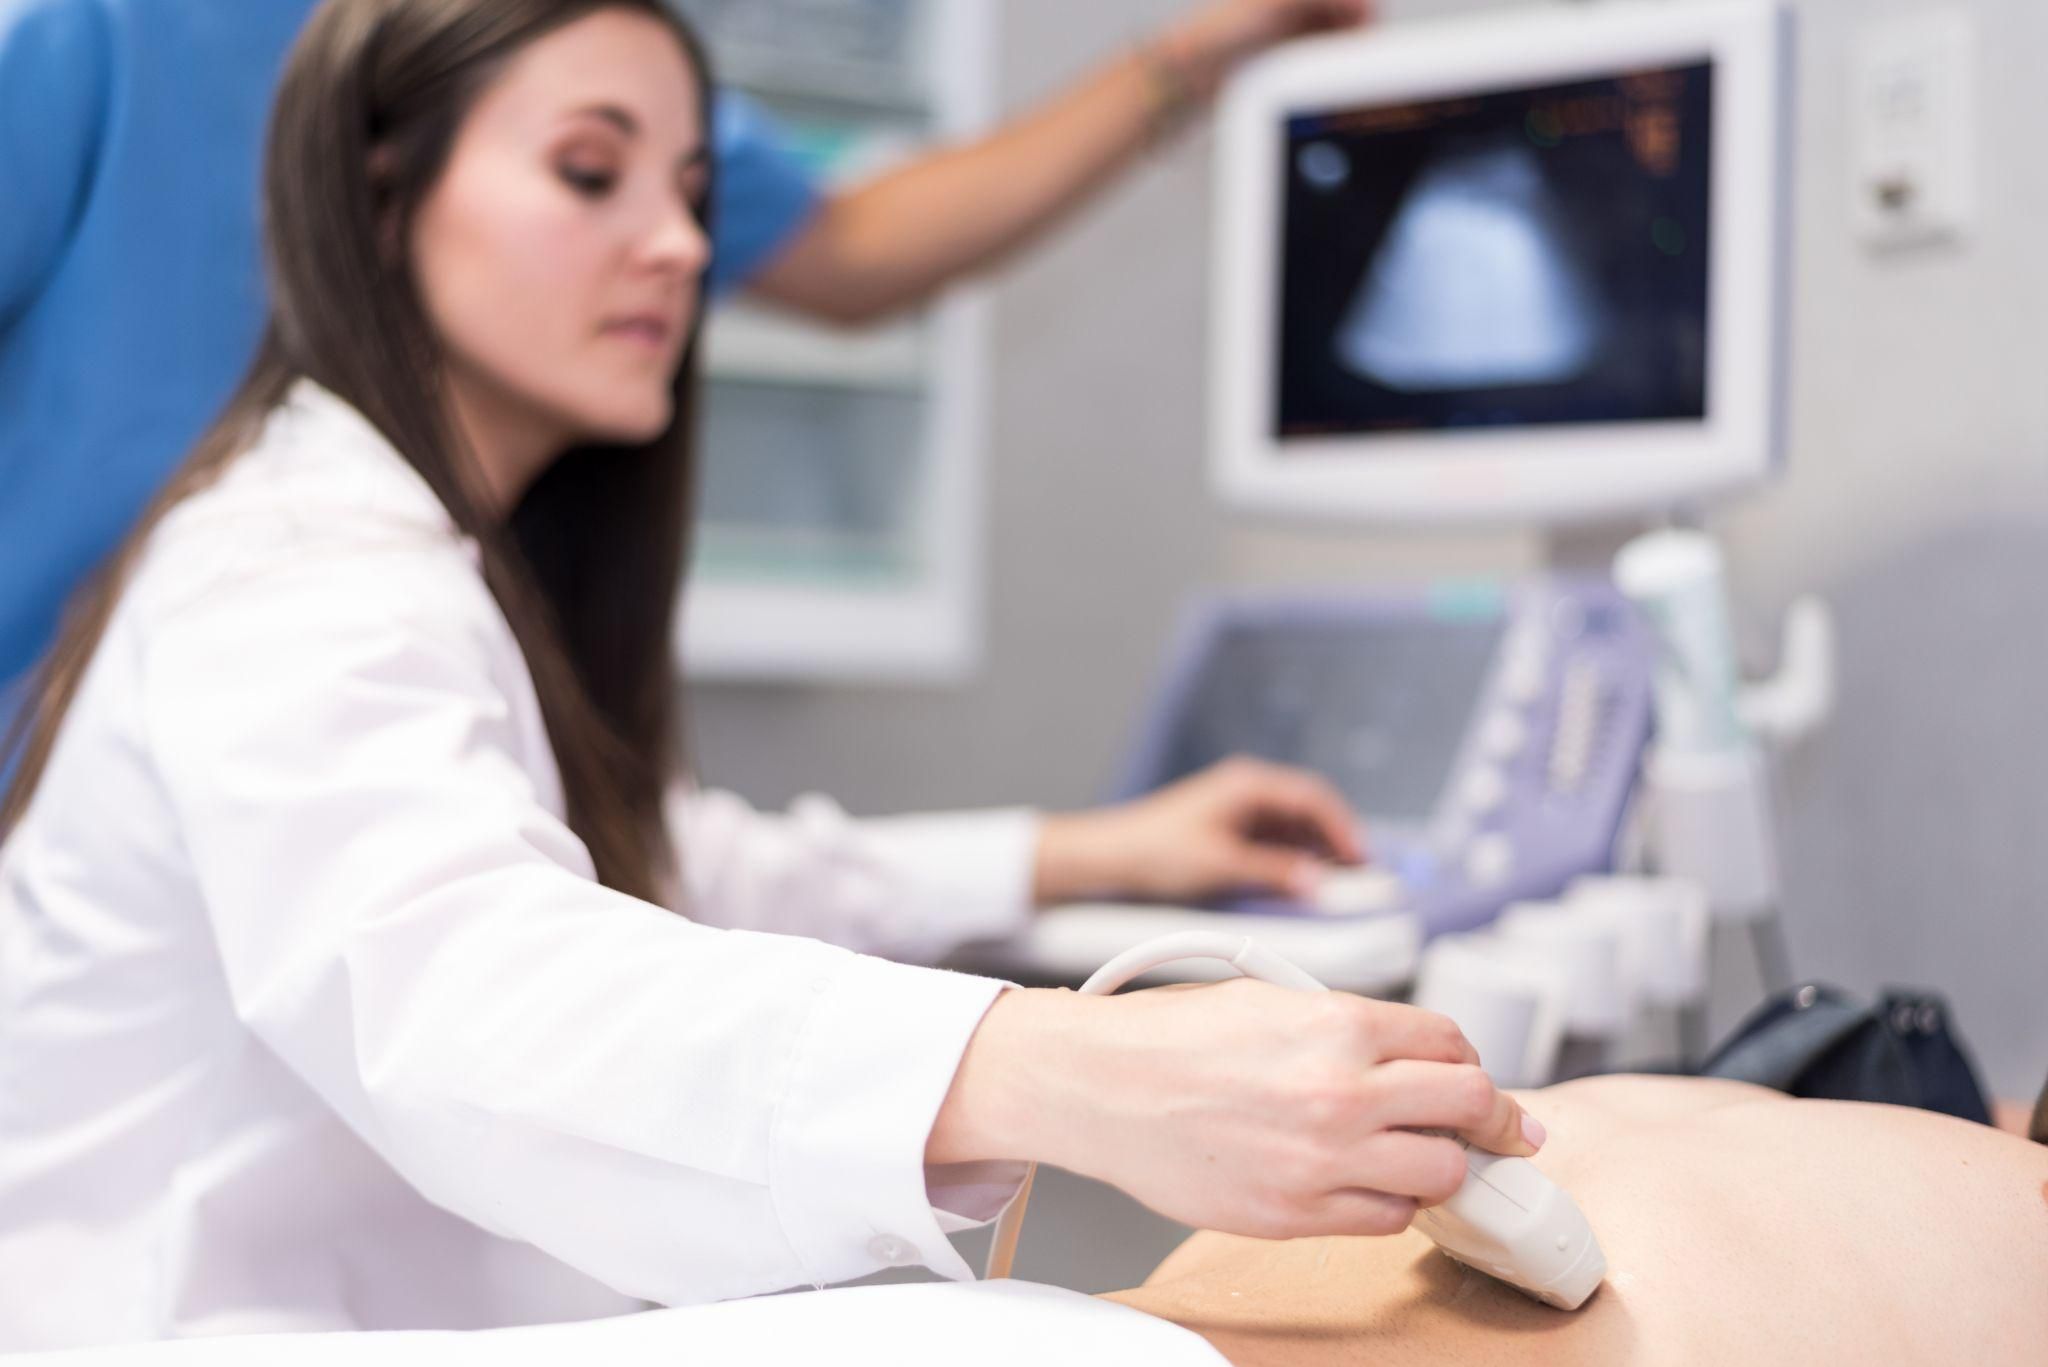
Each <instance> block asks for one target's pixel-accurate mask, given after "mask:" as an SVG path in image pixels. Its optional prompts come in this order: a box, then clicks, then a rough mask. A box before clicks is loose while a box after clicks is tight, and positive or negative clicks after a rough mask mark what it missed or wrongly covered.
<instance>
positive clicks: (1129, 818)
mask: <svg viewBox="0 0 2048 1367" xmlns="http://www.w3.org/2000/svg"><path fill="white" fill-rule="evenodd" d="M1358 830H1359V822H1358V817H1357V816H1356V814H1354V813H1353V812H1352V811H1351V809H1350V807H1349V806H1348V805H1346V803H1345V801H1344V799H1343V797H1342V796H1341V795H1340V794H1339V793H1338V792H1337V790H1336V789H1335V788H1333V787H1331V786H1330V785H1329V784H1328V783H1326V782H1325V781H1324V780H1322V779H1321V778H1319V777H1317V776H1316V775H1314V774H1311V773H1308V772H1307V771H1305V770H1301V769H1289V768H1285V767H1283V766H1281V765H1277V764H1266V763H1263V762H1261V761H1259V760H1250V759H1233V760H1226V761H1224V762H1223V763H1222V764H1219V765H1216V766H1214V767H1213V768H1210V769H1206V770H1204V771H1203V772H1201V773H1199V774H1196V775H1195V776H1194V777H1192V778H1188V779H1183V780H1182V781H1181V782H1179V783H1176V784H1174V785H1172V786H1171V787H1167V788H1162V789H1161V790H1159V791H1158V792H1156V793H1153V794H1152V795H1151V796H1149V797H1145V798H1140V799H1139V800H1138V801H1136V802H1132V803H1129V804H1127V805H1125V806H1121V807H1108V808H1103V809H1101V810H1098V811H1093V812H1079V813H1075V814H1073V815H1068V816H1048V817H1046V818H1045V820H1044V822H1043V824H1042V825H1041V827H1040V831H1039V840H1038V862H1037V869H1036V874H1035V882H1034V892H1035V893H1036V895H1037V899H1038V902H1039V903H1040V905H1046V904H1049V903H1054V902H1065V901H1072V900H1075V899H1076V898H1081V897H1087V896H1090V895H1098V894H1108V895H1114V896H1122V897H1143V898H1150V899H1154V900H1159V901H1198V900H1202V899H1205V898H1210V897H1216V896H1220V895H1222V894H1225V893H1231V892H1243V891H1257V892H1270V893H1275V894H1278V895H1281V896H1288V897H1306V896H1308V895H1310V894H1311V893H1313V892H1314V891H1315V887H1316V884H1317V882H1318V881H1319V880H1320V879H1321V877H1322V875H1323V873H1324V871H1325V870H1326V869H1327V868H1328V866H1329V865H1330V864H1331V863H1333V862H1335V863H1343V864H1356V863H1359V862H1361V861H1362V860H1363V859H1364V857H1365V851H1364V849H1363V847H1362V845H1361V843H1360V840H1359V834H1358Z"/></svg>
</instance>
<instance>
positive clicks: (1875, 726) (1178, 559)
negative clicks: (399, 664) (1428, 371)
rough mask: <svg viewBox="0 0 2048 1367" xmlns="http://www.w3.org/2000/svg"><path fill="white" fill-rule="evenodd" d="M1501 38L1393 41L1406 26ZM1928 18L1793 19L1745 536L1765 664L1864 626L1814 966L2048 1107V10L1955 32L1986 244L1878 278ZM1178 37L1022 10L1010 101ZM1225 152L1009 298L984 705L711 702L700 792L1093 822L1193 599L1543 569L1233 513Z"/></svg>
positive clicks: (1164, 174)
mask: <svg viewBox="0 0 2048 1367" xmlns="http://www.w3.org/2000/svg"><path fill="white" fill-rule="evenodd" d="M1645 2H1646V3H1655V2H1656V0H1645ZM1488 7H1490V6H1489V5H1487V4H1484V3H1473V2H1472V0H1465V2H1464V3H1459V2H1458V0H1392V2H1391V3H1389V4H1388V5H1387V10H1388V12H1389V14H1390V19H1391V21H1392V22H1407V21H1410V20H1415V19H1418V18H1427V17H1431V16H1435V15H1439V14H1443V13H1448V12H1451V11H1454V10H1471V9H1481V8H1488ZM1935 7H1937V6H1933V5H1928V4H1921V3H1914V0H1803V3H1800V4H1799V10H1800V13H1801V17H1802V21H1803V55H1802V63H1801V72H1800V78H1801V87H1802V102H1803V106H1802V113H1801V118H1800V130H1799V146H1798V156H1799V161H1800V175H1799V189H1800V199H1801V216H1800V230H1799V235H1798V247H1797V251H1798V260H1797V266H1796V289H1797V294H1796V299H1795V301H1794V304H1795V342H1794V357H1793V364H1794V388H1793V395H1794V402H1793V443H1792V465H1791V469H1790V472H1789V475H1788V477H1787V478H1786V479H1785V481H1784V482H1783V483H1782V484H1781V485H1780V486H1779V487H1777V488H1775V489H1773V490H1771V491H1770V492H1769V493H1767V494H1765V495H1763V496H1762V497H1760V498H1758V499H1756V500H1754V501H1753V502H1752V503H1751V504H1749V505H1748V506H1745V507H1744V508H1742V509H1740V510H1738V511H1736V512H1734V513H1733V514H1731V515H1729V516H1728V517H1726V518H1725V520H1724V523H1723V525H1722V527H1721V530H1722V531H1724V533H1725V534H1726V536H1727V539H1728V544H1729V546H1730V548H1731V552H1732V562H1733V565H1734V571H1735V575H1736V580H1737V588H1738V600H1739V601H1738V608H1739V611H1740V615H1741V617H1742V619H1743V622H1744V626H1745V629H1746V630H1748V631H1749V632H1751V633H1752V634H1753V635H1754V637H1755V639H1756V642H1757V643H1759V644H1760V645H1767V643H1768V640H1769V625H1770V623H1771V622H1772V621H1773V620H1774V617H1775V614H1777V613H1778V612H1779V611H1780V610H1781V609H1782V607H1783V605H1784V604H1785V603H1786V602H1787V601H1789V600H1790V598H1791V597H1793V596H1794V595H1795V594H1797V593H1799V592H1801V591H1804V590H1809V589H1816V590H1819V591H1821V592H1823V593H1824V594H1826V595H1827V596H1828V597H1830V598H1831V599H1832V600H1833V601H1834V602H1835V603H1836V604H1837V606H1838V608H1839V609H1840V612H1841V615H1842V628H1843V647H1844V660H1843V663H1844V667H1845V670H1846V677H1845V681H1844V694H1843V708H1842V714H1841V717H1840V720H1839V722H1838V724H1837V725H1836V727H1835V728H1834V730H1833V731H1832V732H1831V733H1830V734H1829V735H1828V736H1826V737H1825V738H1824V739H1822V740H1821V741H1820V742H1819V743H1817V744H1816V745H1815V746H1813V747H1812V749H1811V750H1810V751H1808V752H1807V753H1805V754H1803V755H1801V756H1799V757H1798V758H1797V760H1796V762H1795V763H1794V764H1793V765H1792V766H1791V767H1790V769H1789V770H1788V773H1787V774H1786V783H1785V791H1786V796H1787V810H1786V813H1785V828H1786V832H1787V837H1788V842H1787V843H1788V858H1787V865H1788V867H1787V879H1788V883H1789V886H1790V889H1791V895H1792V906H1791V909H1790V927H1789V929H1790V934H1791V940H1792V947H1793V951H1794V954H1795V957H1796V960H1797V966H1798V968H1799V969H1800V971H1801V972H1802V973H1805V974H1808V975H1813V976H1821V977H1827V978H1831V979H1834V980H1836V981H1839V982H1841V983H1843V984H1844V985H1846V986H1849V987H1852V988H1857V989H1866V990H1867V989H1870V988H1872V987H1875V986H1876V985H1878V984H1880V983H1882V982H1887V981H1905V982H1915V983H1924V984H1928V985H1931V986H1935V987H1938V988H1940V989H1942V990H1944V991H1946V992H1948V993H1949V994H1950V995H1951V996H1952V997H1953V998H1954V999H1955V1001H1956V1003H1957V1005H1958V1008H1959V1012H1960V1015H1961V1018H1962V1023H1963V1026H1964V1028H1965V1030H1966V1031H1967V1032H1968V1035H1969V1037H1970V1038H1971V1039H1972V1041H1973V1042H1974V1043H1975V1045H1976V1047H1977V1050H1978V1052H1979V1054H1980V1056H1981V1059H1982V1061H1983V1063H1984V1064H1985V1065H1986V1070H1987V1072H1988V1073H1989V1074H1990V1075H1991V1076H1992V1078H1993V1079H1994V1080H1995V1082H1996V1084H1997V1085H1998V1086H1999V1087H2000V1088H2002V1089H2004V1090H2006V1091H2008V1092H2011V1093H2021V1092H2025V1093H2027V1094H2029V1095H2031V1093H2032V1092H2033V1091H2034V1090H2036V1089H2038V1088H2039V1086H2040V1084H2041V1081H2042V1079H2043V1077H2044V1075H2048V867H2044V865H2043V864H2041V863H2038V862H2036V860H2037V857H2038V855H2037V852H2038V851H2039V850H2041V849H2042V848H2043V847H2044V846H2048V793H2044V789H2048V784H2044V775H2048V718H2044V717H2043V716H2042V710H2043V707H2044V700H2048V628H2044V627H2043V625H2042V624H2041V622H2042V616H2043V615H2042V613H2041V612H2040V610H2039V608H2038V606H2037V605H2038V603H2039V601H2040V597H2041V587H2042V586H2043V585H2048V459H2044V454H2048V452H2044V447H2048V384H2043V383H2042V381H2041V379H2040V377H2039V374H2038V372H2040V371H2042V370H2043V369H2044V368H2048V308H2044V305H2048V154H2044V152H2043V151H2042V150H2041V149H2043V148H2044V147H2048V88H2044V87H2043V86H2042V84H2041V82H2040V81H2039V80H2038V77H2037V75H2036V72H2037V69H2038V67H2039V64H2040V62H2041V60H2042V54H2043V53H2044V52H2048V4H2043V3H2041V0H1964V3H1963V6H1962V7H1964V8H1966V9H1969V10H1971V11H1973V12H1975V13H1976V14H1977V16H1978V18H1979V22H1980V27H1981V33H1982V39H1983V51H1982V54H1981V56H1982V67H1981V73H1982V79H1981V86H1982V92H1981V93H1982V101H1983V103H1982V117H1981V125H1980V126H1981V129H1982V133H1983V145H1982V155H1983V159H1984V166H1985V168H1986V175H1985V177H1984V182H1985V204H1984V219H1983V227H1982V230H1981V231H1980V232H1979V233H1978V234H1977V236H1976V237H1975V238H1974V239H1973V240H1972V241H1970V242H1969V243H1968V244H1966V245H1964V246H1961V247H1950V248H1936V249H1932V250H1925V251H1921V252H1917V253H1914V254H1909V255H1903V256H1894V257H1877V256H1873V255H1871V254H1869V253H1867V252H1866V251H1864V250H1863V249H1862V248H1861V247H1860V246H1858V245H1857V243H1856V242H1855V241H1854V240H1853V237H1852V235H1851V232H1850V228H1849V224H1848V195H1849V190H1848V185H1847V174H1848V172H1847V130H1846V128H1845V122H1846V112H1847V102H1848V96H1847V92H1846V85H1845V82H1846V66H1847V54H1848V44H1849V40H1850V38H1851V35H1852V33H1853V31H1854V28H1855V26H1856V25H1857V24H1858V23H1860V22H1862V21H1864V20H1865V19H1867V18H1870V17H1874V16H1878V15H1883V14H1888V13H1898V12H1907V11H1913V10H1919V9H1926V8H1935ZM1176 8H1177V6H1176V5H1175V4H1174V3H1172V2H1171V0H1012V3H1010V4H1009V5H1008V6H1007V15H1006V18H1005V20H1004V23H1003V52H1002V80H1003V93H1004V103H1005V104H1006V105H1008V106H1010V107H1015V106H1017V105H1019V104H1020V103H1022V102H1024V101H1027V100H1029V99H1032V98H1034V97H1036V96H1038V95H1041V94H1043V93H1045V92H1047V91H1048V90H1050V89H1051V88H1053V87H1054V86H1055V85H1056V84H1057V82H1058V81H1059V80H1060V79H1062V78H1064V77H1065V76H1066V75H1067V74H1069V73H1071V72H1073V71H1076V70H1078V69H1079V68H1080V66H1081V65H1082V64H1084V63H1085V62H1087V61H1090V60H1093V59H1095V58H1098V57H1100V56H1103V55H1107V54H1109V53H1111V52H1114V51H1115V50H1117V49H1118V48H1119V46H1120V45H1122V44H1124V43H1127V42H1129V41H1131V40H1132V39H1134V38H1135V37H1136V36H1137V35H1139V34H1141V33H1142V32H1144V31H1145V30H1146V29H1147V28H1148V27H1149V25H1150V24H1151V23H1152V22H1153V21H1155V20H1158V19H1160V18H1163V17H1164V16H1166V15H1168V14H1170V13H1172V12H1174V11H1175V9H1176ZM1206 156H1207V146H1206V142H1205V140H1204V139H1202V138H1200V137H1196V138H1194V139H1191V140H1190V141H1189V142H1188V143H1187V144H1185V145H1183V146H1181V147H1180V148H1178V149H1176V150H1175V151H1174V152H1173V153H1171V154H1170V155H1168V156H1166V157H1164V158H1162V159H1160V160H1159V161H1158V162H1157V163H1156V164H1155V165H1153V166H1151V167H1148V168H1146V169H1144V170H1143V171H1141V172H1140V173H1139V175H1138V176H1137V177H1136V178H1135V179H1134V180H1133V181H1132V182H1131V183H1130V184H1129V185H1128V186H1126V187H1124V188H1123V189H1122V190H1120V191H1119V192H1118V193H1116V194H1115V195H1114V196H1113V197H1112V198H1111V199H1110V200H1109V202H1108V203H1107V204H1105V205H1104V206H1103V207H1102V208H1101V209H1100V210H1099V211H1097V212H1094V213H1092V214H1090V215H1089V216H1088V217H1087V218H1086V219H1085V220H1084V221H1083V222H1082V223H1081V224H1080V225H1079V226H1078V227H1077V229H1076V230H1075V231H1073V232H1071V233H1068V234H1066V235H1064V236H1063V237H1061V238H1060V239H1058V240H1057V241H1056V242H1055V243H1053V244H1052V245H1051V246H1050V247H1049V249H1047V250H1044V251H1042V252H1040V253H1038V254H1037V255H1035V256H1034V257H1032V258H1031V259H1030V260H1029V261H1028V262H1026V263H1024V264H1022V265H1021V266H1020V267H1018V268H1017V269H1014V270H1013V271H1011V272H1010V273H1008V274H1007V275H1006V276H1005V277H1004V278H1003V279H1002V282H1001V283H1000V285H999V286H998V288H997V289H996V327H995V347H996V368H997V374H996V378H995V384H994V393H993V417H994V421H995V425H996V440H995V445H994V453H993V466H994V468H993V470H992V479H991V487H992V498H993V507H992V510H991V538H990V542H989V546H988V555H989V565H990V596H989V603H988V612H989V627H990V637H989V639H990V650H989V657H988V669H987V670H986V672H985V673H984V675H983V677H982V678H981V679H979V680H978V681H976V682H975V683H973V684H972V685H971V686H968V687H964V688H960V689H956V690H943V691H903V692H895V691H888V690H853V689H817V690H802V689H740V688H720V689H715V690H713V689H706V690H700V692H699V694H698V696H697V697H696V699H695V707H696V727H697V734H698V754H699V758H700V760H701V762H702V765H703V767H704V769H705V771H706V774H707V776H708V777H709V778H710V779H712V780H713V781H716V782H722V783H726V784H729V785H732V786H735V787H737V788H738V789H740V790H741V791H743V792H745V793H747V794H749V795H750V796H752V797H754V798H755V799H757V800H760V801H770V802H775V801H781V800H784V799H786V798H787V797H788V796H790V795H791V794H793V793H795V792H797V791H800V790H801V789H803V788H807V787H810V788H818V789H822V790H824V791H828V792H832V793H835V794H836V795H838V796H840V797H841V798H842V799H844V800H846V801H847V802H848V803H849V804H851V805H852V806H853V807H854V808H855V809H856V810H862V811H884V810H893V809H899V808H904V807H914V806H920V805H947V804H960V803H977V802H996V801H1009V800H1023V801H1030V802H1037V803H1045V804H1055V805H1066V804H1074V803H1079V802H1084V801H1086V800H1088V799H1089V798H1091V797H1092V796H1094V795H1095V794H1097V793H1099V792H1100V791H1101V789H1102V786H1103V785H1104V784H1105V783H1106V782H1107V781H1108V780H1109V777H1110V775H1111V773H1112V771H1113V769H1114V767H1115V762H1116V759H1117V758H1118V756H1119V755H1120V753H1121V747H1122V744H1123V741H1124V738H1125V736H1126V735H1127V733H1128V730H1129V727H1130V725H1131V723H1132V721H1133V718H1134V717H1135V716H1136V714H1137V711H1138V709H1139V707H1140V705H1141V703H1142V700H1143V698H1144V696H1145V692H1146V689H1147V686H1148V683H1149V680H1150V677H1151V674H1152V671H1153V669H1154V667H1155V663H1156V660H1157V656H1158V653H1159V650H1160V648H1161V646H1162V644H1163V642H1164V640H1165V637H1166V634H1167V632H1168V630H1169V627H1170V624H1171V619H1172V615H1173V613H1174V611H1175V610H1176V609H1177V607H1178V605H1179V603H1180V602H1181V601H1182V599H1183V598H1184V597H1185V596H1186V595H1187V594H1188V593H1189V592H1191V591H1193V590H1196V589H1198V588H1200V587H1202V586H1204V585H1213V584H1220V583H1236V582H1294V581H1303V580H1306V581H1312V582H1322V583H1327V582H1332V581H1351V580H1355V581H1359V582H1369V581H1375V580H1379V581H1384V580H1402V579H1408V580H1412V579H1414V578H1416V577H1417V576H1424V575H1430V574H1438V573H1454V574H1469V573H1475V572H1512V571H1515V570H1517V569H1520V568H1525V567H1527V566H1530V565H1533V564H1536V563H1539V562H1540V561H1541V559H1542V555H1543V549H1542V547H1541V546H1540V545H1539V544H1537V543H1536V542H1535V541H1534V540H1532V539H1531V538H1528V537H1515V536H1506V537H1500V536H1480V537H1461V538H1443V537H1418V536H1407V537H1376V538H1374V539H1372V540H1371V541H1370V542H1367V541H1366V540H1364V539H1363V538H1357V537H1351V536H1345V535H1339V534H1333V533H1330V532H1326V531H1325V532H1316V533H1310V532H1305V531H1302V530H1299V529H1296V528H1291V527H1288V526H1285V525H1283V524H1276V523H1269V522H1254V521H1247V520H1243V519H1238V518H1233V517H1230V516H1226V515H1225V514H1224V513H1222V512H1221V511H1220V510H1218V509H1217V508H1215V507H1214V506H1212V504H1211V502H1210V500H1209V498H1208V495H1207V493H1206V491H1205V489H1204V485H1203V478H1202V470H1201V451H1202V438H1203V429H1202V394H1203V384H1204V376H1203V355H1204V351H1203V333H1204V319H1205V306H1206V296H1205V289H1206V271H1207V251H1208V239H1209V232H1208V222H1207V189H1208V181H1207V166H1206ZM1768 662H1769V661H1768V650H1767V649H1764V650H1762V651H1760V653H1759V660H1758V663H1759V664H1765V663H1768ZM1728 1005H1729V1006H1730V1007H1731V1008H1732V1007H1733V1006H1736V1005H1740V1003H1734V1002H1731V1003H1729V1004H1728ZM1725 1015H1726V1012H1725V1011H1724V1018H1725ZM1724 1023H1725V1019H1724Z"/></svg>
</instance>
